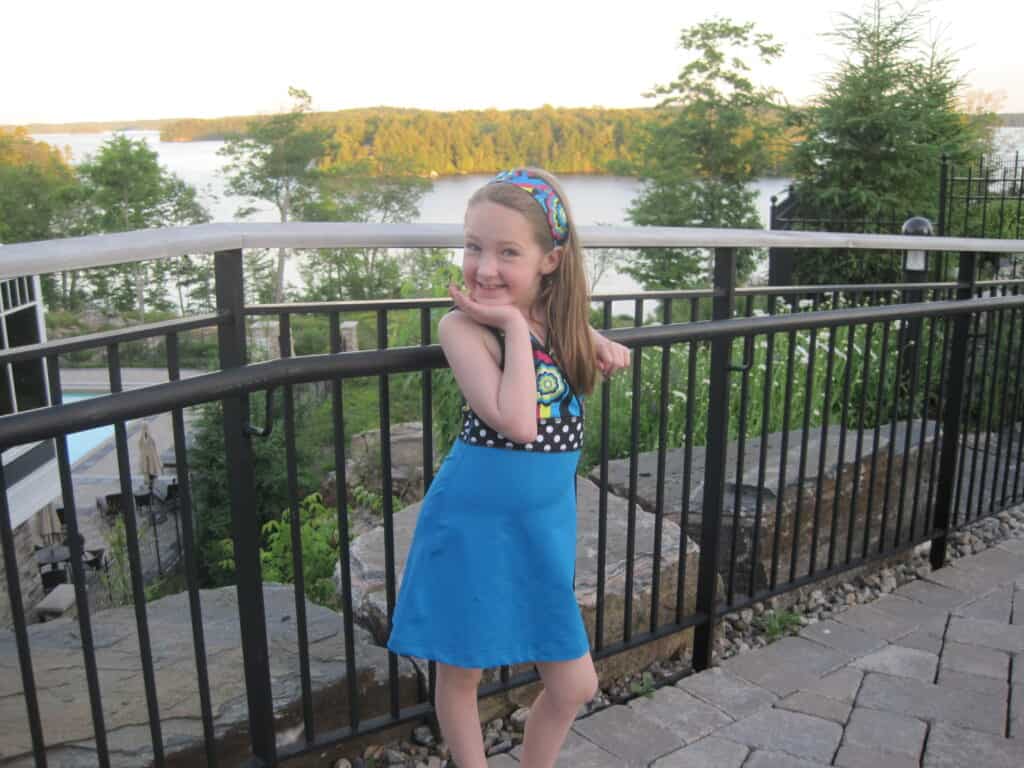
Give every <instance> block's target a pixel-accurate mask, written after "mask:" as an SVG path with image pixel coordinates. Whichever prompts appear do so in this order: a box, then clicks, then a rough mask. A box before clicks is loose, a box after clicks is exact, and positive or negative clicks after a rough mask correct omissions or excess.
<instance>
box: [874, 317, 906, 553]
mask: <svg viewBox="0 0 1024 768" xmlns="http://www.w3.org/2000/svg"><path fill="white" fill-rule="evenodd" d="M896 322H897V323H899V324H900V326H901V327H902V325H903V321H902V320H897V321H896ZM888 325H889V324H888V323H886V327H888ZM904 338H905V336H904V334H902V333H900V329H899V328H898V329H897V331H896V366H895V367H894V368H893V385H892V404H891V406H890V408H891V410H892V416H891V418H890V420H889V451H888V453H889V457H888V460H887V461H886V464H885V489H884V490H883V491H882V523H881V525H880V526H879V531H878V551H879V552H884V551H885V537H886V535H887V534H888V533H889V496H890V494H891V492H892V468H893V464H895V463H896V427H897V425H898V424H899V413H900V377H901V376H902V374H903V344H902V343H901V342H902V341H903V339H904ZM879 415H881V411H879ZM909 430H910V426H909V425H908V426H907V434H909ZM904 463H906V457H905V456H904ZM895 539H896V540H897V541H898V540H899V531H898V530H897V532H896V537H895Z"/></svg>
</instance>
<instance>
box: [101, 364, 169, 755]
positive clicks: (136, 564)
mask: <svg viewBox="0 0 1024 768" xmlns="http://www.w3.org/2000/svg"><path fill="white" fill-rule="evenodd" d="M107 370H108V373H109V375H110V391H111V393H113V394H117V393H118V392H120V391H121V389H122V387H121V357H120V354H119V351H118V346H117V344H111V345H109V346H108V347H107ZM114 444H115V445H116V449H117V473H118V477H119V478H120V481H121V510H122V512H123V516H124V529H125V537H126V538H127V540H128V562H129V564H130V566H131V579H132V599H133V601H134V607H135V626H136V629H137V631H138V633H139V655H140V656H141V657H142V681H143V684H144V687H145V690H146V710H147V714H148V715H149V733H150V736H151V737H152V739H153V761H154V763H155V764H156V765H157V766H162V765H163V764H164V739H163V733H162V729H161V727H160V707H159V705H158V703H157V698H156V676H155V675H154V673H153V651H152V648H151V646H150V641H149V621H148V619H147V617H146V586H145V580H144V577H143V573H142V558H141V556H140V551H139V536H138V531H137V529H136V526H135V496H134V489H133V486H132V469H131V462H130V461H129V458H128V434H127V431H126V430H125V426H124V422H123V421H117V422H115V423H114ZM149 516H150V520H151V525H152V526H153V540H154V543H155V545H156V547H157V548H158V549H157V558H158V559H157V562H158V563H159V546H160V542H159V540H158V539H157V538H156V518H155V516H154V514H153V499H152V497H151V498H150V500H149Z"/></svg>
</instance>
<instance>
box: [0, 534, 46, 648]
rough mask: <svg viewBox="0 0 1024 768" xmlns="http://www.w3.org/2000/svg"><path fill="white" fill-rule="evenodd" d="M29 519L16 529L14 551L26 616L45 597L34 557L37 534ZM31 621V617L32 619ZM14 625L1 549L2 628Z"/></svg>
mask: <svg viewBox="0 0 1024 768" xmlns="http://www.w3.org/2000/svg"><path fill="white" fill-rule="evenodd" d="M31 523H32V520H31V519H29V520H27V521H25V522H24V523H22V524H21V525H19V526H18V527H17V528H15V529H14V551H15V559H16V560H17V562H18V584H19V586H20V587H21V605H22V608H24V610H25V614H26V617H28V616H29V615H30V613H29V612H30V610H31V608H32V606H34V605H36V603H38V602H39V601H40V600H42V599H43V581H42V579H41V578H40V576H39V568H38V566H36V561H35V557H33V551H34V550H33V543H34V542H35V536H34V535H33V533H32V528H31ZM30 621H31V619H30ZM13 626H14V617H13V614H12V613H11V600H10V597H9V590H8V587H7V570H6V566H5V565H4V557H3V552H2V551H0V628H3V629H9V628H11V627H13Z"/></svg>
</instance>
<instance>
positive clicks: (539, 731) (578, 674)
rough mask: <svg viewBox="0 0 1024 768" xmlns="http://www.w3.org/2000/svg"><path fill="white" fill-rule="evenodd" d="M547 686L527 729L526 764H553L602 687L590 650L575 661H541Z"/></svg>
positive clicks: (536, 767)
mask: <svg viewBox="0 0 1024 768" xmlns="http://www.w3.org/2000/svg"><path fill="white" fill-rule="evenodd" d="M537 668H538V669H539V670H540V676H541V679H542V680H543V681H544V689H543V690H542V691H541V692H540V693H539V694H538V695H537V698H536V699H534V702H533V706H532V707H530V716H529V717H528V718H527V720H526V730H525V732H524V733H523V753H522V755H521V756H520V758H519V762H520V763H521V764H522V765H523V768H551V766H553V765H554V764H555V761H556V760H557V759H558V753H559V752H560V751H561V749H562V744H563V743H565V737H566V736H567V735H568V733H569V729H570V728H571V727H572V723H573V720H575V719H576V715H577V713H578V712H579V710H580V707H582V706H583V705H584V704H586V703H587V702H588V701H590V700H591V699H592V698H594V695H595V694H596V693H597V689H598V679H597V672H595V671H594V662H593V660H592V659H591V658H590V653H589V652H588V653H586V654H585V655H583V656H581V657H580V658H578V659H573V660H571V661H545V662H538V664H537Z"/></svg>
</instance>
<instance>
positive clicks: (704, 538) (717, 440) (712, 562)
mask: <svg viewBox="0 0 1024 768" xmlns="http://www.w3.org/2000/svg"><path fill="white" fill-rule="evenodd" d="M714 287H715V293H714V302H713V305H712V320H713V321H715V320H726V319H728V318H730V317H732V314H733V307H734V306H735V301H736V251H735V249H733V248H716V249H715V272H714ZM731 358H732V338H731V337H723V336H720V337H716V338H715V339H714V340H713V341H712V342H711V386H710V392H711V394H710V402H709V404H708V421H707V425H708V432H707V434H708V448H707V461H706V462H705V465H704V497H703V505H702V507H701V509H702V517H703V520H702V524H701V533H700V544H701V546H700V574H699V576H698V578H697V611H698V612H699V613H701V614H703V616H704V619H703V621H702V622H701V623H700V624H698V625H697V627H696V629H695V630H694V635H693V668H694V670H695V671H698V672H699V671H701V670H704V669H707V668H708V667H709V666H711V661H712V656H713V651H714V647H715V622H716V619H717V599H716V592H717V588H718V578H719V576H718V573H719V567H718V558H719V554H720V551H719V550H720V547H719V542H720V541H721V526H722V506H723V501H724V498H723V497H724V492H725V472H724V470H725V456H726V445H727V441H728V439H729V364H730V362H731Z"/></svg>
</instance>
